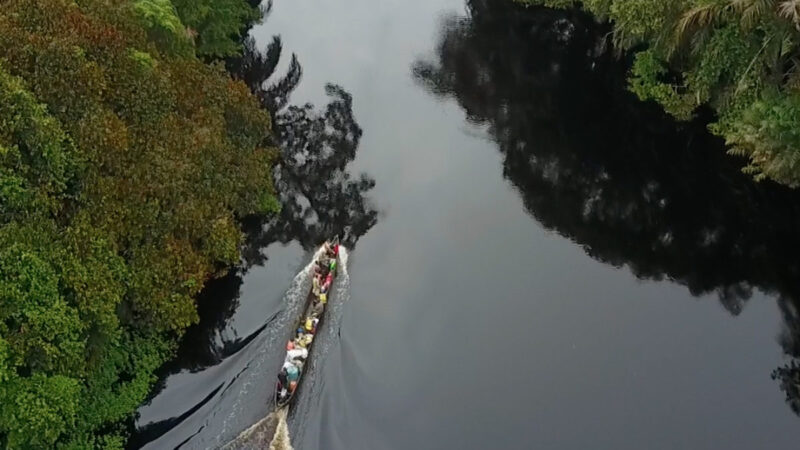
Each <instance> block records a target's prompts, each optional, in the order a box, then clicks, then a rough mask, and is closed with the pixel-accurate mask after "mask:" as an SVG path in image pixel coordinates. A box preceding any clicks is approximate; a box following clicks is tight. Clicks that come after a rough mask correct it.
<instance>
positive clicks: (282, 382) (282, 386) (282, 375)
mask: <svg viewBox="0 0 800 450" xmlns="http://www.w3.org/2000/svg"><path fill="white" fill-rule="evenodd" d="M286 375H287V373H286V369H285V368H283V367H281V371H280V372H279V373H278V392H279V395H278V398H279V399H281V400H282V399H284V398H286V396H287V395H289V391H288V390H287V388H288V387H289V380H288V379H287V378H286Z"/></svg>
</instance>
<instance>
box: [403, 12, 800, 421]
mask: <svg viewBox="0 0 800 450" xmlns="http://www.w3.org/2000/svg"><path fill="white" fill-rule="evenodd" d="M467 6H468V8H467V9H468V15H467V16H466V17H461V16H451V17H448V18H445V19H444V20H443V21H442V25H441V33H440V36H439V40H438V44H437V46H436V49H435V56H434V57H432V58H430V59H419V60H418V61H416V62H415V63H414V65H413V67H412V71H413V73H414V77H415V79H416V80H417V82H418V83H420V84H421V85H422V86H424V87H425V88H426V89H427V90H429V91H430V92H431V93H432V94H434V95H437V96H440V97H452V98H455V99H456V100H457V101H458V103H459V105H460V106H461V107H462V108H463V109H464V111H465V113H466V115H467V119H468V120H469V121H470V122H473V123H477V124H483V125H485V126H486V127H487V128H488V131H489V134H490V135H491V136H492V138H493V139H494V140H495V141H496V143H497V147H498V149H499V151H500V152H501V154H502V155H503V175H504V177H505V178H506V179H507V180H508V181H509V182H510V183H511V184H512V185H513V186H514V187H515V188H516V189H517V191H518V192H519V194H520V196H521V197H522V199H523V202H524V205H525V208H526V209H527V211H528V212H529V213H530V214H531V215H532V216H533V217H534V218H535V219H536V220H537V221H538V222H540V223H541V224H542V225H543V226H545V227H546V228H548V229H551V230H555V231H556V232H558V233H559V234H561V235H562V236H564V237H566V238H568V239H570V240H572V241H573V242H575V243H576V244H577V245H580V246H581V247H582V248H583V249H584V250H585V252H586V253H587V254H588V255H589V256H591V257H592V258H595V259H597V260H599V261H602V262H604V263H607V264H610V265H613V266H615V267H623V266H624V267H627V268H628V269H629V270H631V271H632V272H633V273H634V274H635V275H636V276H637V277H639V278H641V279H652V280H662V279H667V280H671V281H673V282H676V283H679V284H682V285H685V286H687V287H688V289H689V291H690V292H691V293H692V294H693V295H698V296H699V295H702V294H707V293H711V292H716V293H717V296H718V298H719V300H720V302H721V304H722V305H723V306H724V308H725V309H726V310H727V311H729V312H730V313H731V314H733V315H738V314H739V313H741V311H742V309H743V308H744V306H745V304H746V302H747V300H748V299H749V298H750V297H751V295H752V293H753V291H754V290H760V291H763V292H765V293H768V294H770V295H773V296H775V297H776V298H777V299H778V304H779V307H780V309H781V312H782V316H783V318H784V331H783V333H782V334H781V336H780V337H779V343H780V345H781V346H782V348H783V350H784V353H785V355H786V364H785V365H784V366H783V367H781V368H778V369H776V370H775V371H774V372H773V374H772V375H773V377H774V378H776V379H778V380H779V383H780V385H781V388H782V389H783V390H784V392H785V393H786V397H787V403H788V404H789V405H790V406H791V408H792V409H793V411H795V412H796V413H798V414H800V313H799V312H798V311H800V283H798V282H797V281H798V279H800V278H798V275H800V192H797V191H792V190H790V189H787V188H784V187H781V186H777V185H775V184H773V183H769V182H763V183H755V182H753V181H752V179H751V178H750V177H749V176H747V175H745V174H742V173H741V171H740V169H739V168H740V167H741V166H742V161H740V160H737V159H736V158H733V157H731V156H728V155H726V154H725V148H724V144H723V142H721V140H720V139H717V138H716V137H714V136H712V135H710V133H709V132H708V131H707V129H706V124H707V123H708V121H709V120H710V118H711V117H710V115H709V114H708V113H707V112H701V113H700V114H699V116H700V117H698V118H696V119H695V120H694V121H692V122H688V123H676V122H675V121H673V120H672V119H670V118H669V117H667V116H666V115H665V114H664V113H663V112H662V111H661V110H660V109H659V108H658V107H657V106H656V105H653V104H644V103H641V102H639V101H638V100H637V99H636V98H635V97H634V96H633V95H631V94H630V93H629V92H628V91H627V82H626V77H627V73H628V69H629V67H630V60H629V56H626V55H623V56H622V58H620V57H619V55H616V54H615V53H614V51H613V49H611V47H610V45H609V34H608V31H609V29H608V27H607V25H603V24H597V23H596V22H595V21H594V20H593V19H592V18H591V17H589V16H587V15H585V14H583V13H581V12H579V11H557V10H550V9H545V8H534V7H531V8H524V7H519V6H516V5H514V4H513V3H512V2H498V1H490V0H471V1H468V2H467Z"/></svg>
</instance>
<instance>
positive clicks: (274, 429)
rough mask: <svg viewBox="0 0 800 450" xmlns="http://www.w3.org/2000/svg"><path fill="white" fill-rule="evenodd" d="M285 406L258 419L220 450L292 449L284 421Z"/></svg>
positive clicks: (287, 427)
mask: <svg viewBox="0 0 800 450" xmlns="http://www.w3.org/2000/svg"><path fill="white" fill-rule="evenodd" d="M286 411H287V409H286V408H281V409H279V410H277V411H275V412H273V413H270V414H269V415H267V417H265V418H263V419H261V420H259V421H258V422H256V423H255V424H253V426H251V427H250V428H248V429H246V430H244V431H243V432H242V434H240V435H239V437H237V438H236V439H235V440H233V441H232V442H230V443H228V444H226V445H225V446H224V447H222V450H249V449H264V448H269V450H294V449H293V448H292V442H291V439H290V438H289V425H288V424H287V423H286Z"/></svg>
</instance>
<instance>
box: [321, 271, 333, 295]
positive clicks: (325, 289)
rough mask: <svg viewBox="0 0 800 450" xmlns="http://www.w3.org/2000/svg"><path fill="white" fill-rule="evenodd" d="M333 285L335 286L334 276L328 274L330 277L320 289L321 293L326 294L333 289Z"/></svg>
mask: <svg viewBox="0 0 800 450" xmlns="http://www.w3.org/2000/svg"><path fill="white" fill-rule="evenodd" d="M332 284H333V274H332V273H330V272H328V275H327V276H326V277H325V282H324V283H322V286H321V287H320V291H321V292H322V293H323V294H326V293H327V292H328V290H329V289H330V288H331V285H332Z"/></svg>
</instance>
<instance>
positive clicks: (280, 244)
mask: <svg viewBox="0 0 800 450" xmlns="http://www.w3.org/2000/svg"><path fill="white" fill-rule="evenodd" d="M252 35H253V36H254V37H255V39H256V42H257V43H258V44H259V45H261V46H265V45H266V44H267V43H268V42H270V41H271V39H272V37H273V36H274V35H280V36H281V42H282V52H283V56H282V57H281V62H280V64H279V66H278V67H279V72H280V71H282V72H283V73H285V72H287V71H291V70H292V67H291V62H290V57H289V55H290V54H292V53H294V54H296V55H297V58H298V61H299V63H300V66H302V77H301V78H299V79H300V80H301V81H300V82H299V84H298V85H297V87H296V89H295V90H294V92H292V94H291V98H290V102H289V103H290V104H294V105H302V104H304V103H306V102H310V103H313V104H314V105H316V110H317V111H323V110H324V107H325V105H326V104H328V102H329V101H331V99H333V100H334V103H333V104H334V105H338V106H336V107H335V108H333V109H331V110H329V112H330V111H332V112H330V115H329V116H326V117H331V121H332V122H336V123H338V124H339V125H336V126H345V125H343V123H349V122H348V121H351V119H352V120H355V121H357V123H358V127H360V130H361V131H363V135H361V134H360V132H357V131H358V130H357V128H358V127H353V126H352V123H349V128H347V129H348V130H349V131H347V132H346V133H344V136H345V137H344V138H342V139H338V140H331V139H329V140H327V141H325V142H326V145H327V146H328V147H330V149H331V151H332V152H336V151H340V152H345V153H348V156H346V157H343V158H342V159H341V160H338V162H336V164H337V165H336V168H335V169H332V170H330V171H329V170H328V169H327V167H328V166H322V168H317V169H316V171H307V172H308V173H306V174H305V175H304V176H307V177H309V178H311V179H313V177H314V176H320V173H321V172H324V176H328V175H330V174H331V173H335V174H336V176H335V177H333V176H332V178H331V179H334V182H332V183H333V184H330V183H326V182H323V181H320V182H309V183H306V184H305V185H304V187H303V189H304V190H303V192H306V194H307V195H310V196H314V195H316V196H317V197H318V198H317V199H315V200H313V201H310V202H305V203H304V201H297V202H295V204H293V205H292V206H291V207H290V208H288V211H289V212H290V215H291V214H293V215H294V216H296V217H299V218H300V219H298V220H297V221H294V222H291V224H290V225H287V226H285V227H283V228H281V231H280V232H279V233H277V235H275V234H269V233H266V235H262V236H260V239H259V238H258V237H256V238H251V241H250V242H249V247H250V248H249V249H248V254H249V255H251V257H250V258H249V259H248V261H249V262H248V264H246V265H245V266H243V267H242V268H241V269H239V270H237V271H234V272H232V273H231V274H230V275H229V276H227V277H225V278H223V279H221V280H218V281H215V282H213V283H212V284H211V285H210V286H209V287H208V288H207V289H206V291H205V292H204V294H203V295H202V296H201V298H200V300H199V301H200V309H201V317H202V318H203V319H202V321H201V324H200V325H199V326H197V327H195V328H194V329H193V330H191V331H190V332H189V334H188V335H187V338H186V340H185V341H184V343H183V344H182V346H181V349H180V352H179V356H178V358H177V359H176V360H175V361H173V362H172V363H170V364H168V365H167V366H166V367H165V368H164V369H163V370H162V374H161V379H160V382H159V385H158V386H157V388H156V389H155V392H154V395H153V397H152V398H151V399H150V400H149V401H148V402H147V403H146V404H144V405H143V406H142V407H141V408H140V410H139V417H138V419H137V421H136V427H137V430H138V431H137V433H136V434H135V435H134V437H133V439H132V441H131V446H132V447H134V448H139V447H144V448H148V449H159V448H176V447H180V448H183V449H189V448H191V449H195V448H198V449H199V448H217V447H220V446H222V445H224V444H225V443H228V442H230V441H232V440H234V439H236V436H237V435H239V433H240V432H242V431H243V430H245V429H247V428H248V427H250V426H251V425H253V424H254V423H257V422H259V420H261V419H262V418H264V417H265V416H266V415H267V414H268V413H269V412H270V403H271V399H270V398H271V395H272V387H273V383H274V377H275V374H276V373H277V370H278V367H279V366H280V363H281V358H282V357H283V349H282V344H283V343H284V342H285V341H284V339H285V337H286V336H287V333H288V332H289V328H290V327H291V326H292V325H291V324H292V322H293V320H295V319H294V316H295V315H296V314H297V311H299V304H300V302H301V299H302V297H303V296H304V295H305V289H306V288H307V279H306V278H305V277H304V276H303V274H304V270H307V269H304V268H307V264H308V262H309V261H310V258H311V252H312V251H313V247H312V245H311V243H312V242H313V240H314V237H315V236H316V237H318V236H319V235H320V233H323V232H324V231H326V230H336V231H340V230H339V228H336V227H337V226H338V227H341V226H342V225H343V224H344V223H346V222H348V221H350V222H352V224H353V228H354V230H349V231H348V233H349V234H350V239H349V241H348V244H349V246H348V247H349V248H350V256H349V262H348V264H347V273H348V277H347V279H346V280H342V281H341V282H340V283H339V284H338V287H337V291H336V292H335V293H334V295H333V296H332V300H331V302H332V307H331V311H330V312H329V313H330V314H331V315H332V316H333V317H332V318H330V320H329V321H328V322H326V323H325V325H324V327H323V331H324V332H325V334H324V336H322V337H321V338H320V341H322V342H320V343H319V344H318V345H319V348H315V351H316V354H315V355H314V365H313V370H312V371H311V372H310V373H309V375H308V376H307V377H306V379H304V384H303V386H302V389H301V391H300V393H299V399H298V400H299V401H298V403H297V404H296V406H295V407H294V408H293V410H292V411H290V413H289V417H288V425H289V434H290V436H291V440H292V445H293V446H294V448H295V449H347V450H354V449H368V450H379V449H450V448H452V449H487V448H491V449H534V448H545V449H585V448H593V449H642V448H647V449H676V448H687V449H719V448H725V449H729V450H733V449H753V448H770V449H794V448H797V446H798V445H799V444H800V418H798V416H797V414H796V412H797V411H800V400H799V399H800V365H798V362H797V361H798V360H800V359H798V357H800V312H799V311H800V308H798V306H800V282H799V281H800V194H798V193H795V192H791V191H789V190H787V189H783V188H779V187H777V186H774V185H771V184H769V183H761V184H758V183H754V182H752V181H751V180H750V178H749V177H748V176H746V175H743V174H741V173H740V171H739V167H740V166H741V164H742V162H741V161H738V160H735V159H734V158H733V157H730V156H726V155H725V154H724V151H725V150H724V146H723V144H722V143H721V142H720V141H719V140H718V139H716V138H714V137H713V136H711V135H710V134H709V133H708V132H707V131H706V129H705V126H704V123H705V122H704V121H706V120H707V117H705V116H707V113H705V112H702V111H701V112H699V114H698V115H699V116H700V117H698V119H697V120H696V121H694V122H692V123H676V122H674V121H672V120H671V119H669V118H667V117H665V115H664V114H663V113H661V112H660V110H659V109H658V108H657V107H656V106H654V105H651V104H643V103H640V102H638V101H637V100H636V99H635V98H633V96H632V95H631V94H629V93H628V92H627V91H626V82H625V75H626V70H627V67H628V65H629V61H628V60H627V57H624V56H623V57H617V56H616V55H615V54H614V52H613V50H612V49H610V48H609V46H608V36H607V29H605V28H604V27H602V26H598V25H596V24H595V23H594V22H593V21H592V20H591V19H589V18H588V17H586V16H584V15H582V14H577V13H574V12H555V11H549V10H543V9H534V8H532V9H528V10H523V9H521V8H515V7H510V6H507V4H506V3H504V2H503V1H502V0H496V1H491V0H471V1H467V2H465V1H464V0H403V1H400V0H384V1H380V2H376V1H374V0H347V1H343V0H338V1H334V0H317V1H314V2H311V1H308V0H276V1H275V3H274V6H273V9H272V12H271V14H270V15H269V17H268V18H267V20H266V21H265V23H264V24H262V25H259V26H257V27H256V28H254V29H253V31H252ZM327 83H335V84H337V85H339V86H341V88H342V89H343V90H344V91H342V93H338V94H337V93H336V92H337V91H335V90H329V91H330V92H329V94H333V95H327V94H326V92H325V90H324V86H325V85H326V84H327ZM348 94H349V95H350V96H352V97H351V99H352V106H350V104H349V103H348V101H349V97H348ZM337 98H338V99H339V101H338V103H337V102H336V99H337ZM351 107H352V114H351V115H350V108H351ZM307 111H310V110H307ZM295 113H298V111H295ZM320 114H321V113H320ZM351 116H352V117H351ZM334 118H339V119H341V120H338V119H337V120H338V122H337V121H336V120H334ZM342 118H344V119H342ZM322 128H323V129H324V128H325V127H324V126H323V127H322ZM301 130H302V128H301ZM340 137H341V136H340ZM312 142H313V141H312ZM343 149H344V150H343ZM301 163H302V162H300V163H298V164H301ZM313 168H314V167H312V169H313ZM298 172H300V171H298ZM360 173H364V174H366V177H365V178H363V184H362V185H360V186H361V187H360V188H358V187H353V188H352V189H349V188H347V189H344V188H342V189H339V187H341V186H351V185H349V184H347V183H350V182H351V181H352V182H353V184H352V186H355V185H356V184H357V183H355V181H353V180H359V178H358V174H360ZM345 174H351V175H345ZM300 175H303V174H300ZM348 176H350V177H352V178H347V177H348ZM346 179H349V180H351V181H347V180H346ZM343 180H344V181H343ZM373 180H374V188H373V187H372V181H373ZM336 183H339V184H336ZM342 183H344V184H342ZM336 189H339V190H336ZM309 190H311V191H315V193H309V192H308V191H309ZM334 191H335V192H337V193H340V194H341V195H339V194H336V195H339V196H338V197H337V196H336V195H333V194H329V192H334ZM326 201H327V203H325V202H326ZM309 204H310V205H311V206H310V207H309ZM314 205H322V206H316V207H315V206H314ZM337 205H345V206H342V209H344V210H347V211H351V213H349V215H345V216H343V215H341V214H338V211H336V210H335V208H336V206H337ZM309 208H310V209H311V210H313V214H305V212H304V211H306V210H307V209H309ZM352 211H355V212H352ZM359 211H360V212H359ZM328 221H330V222H331V223H333V224H334V225H330V224H329V223H328ZM312 229H313V230H316V231H317V234H314V235H312V234H309V232H308V230H312ZM256 234H258V233H256Z"/></svg>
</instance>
